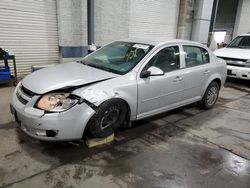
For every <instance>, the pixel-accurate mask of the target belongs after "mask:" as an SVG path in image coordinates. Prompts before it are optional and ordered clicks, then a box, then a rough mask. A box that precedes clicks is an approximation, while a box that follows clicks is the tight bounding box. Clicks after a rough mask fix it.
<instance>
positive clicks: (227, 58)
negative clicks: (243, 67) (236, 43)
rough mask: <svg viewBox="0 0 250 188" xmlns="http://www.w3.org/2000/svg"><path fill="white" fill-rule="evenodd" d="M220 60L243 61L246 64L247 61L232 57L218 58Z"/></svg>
mask: <svg viewBox="0 0 250 188" xmlns="http://www.w3.org/2000/svg"><path fill="white" fill-rule="evenodd" d="M217 57H218V58H221V59H224V60H225V61H227V60H229V61H243V62H246V61H247V60H246V59H237V58H231V57H220V56H217Z"/></svg>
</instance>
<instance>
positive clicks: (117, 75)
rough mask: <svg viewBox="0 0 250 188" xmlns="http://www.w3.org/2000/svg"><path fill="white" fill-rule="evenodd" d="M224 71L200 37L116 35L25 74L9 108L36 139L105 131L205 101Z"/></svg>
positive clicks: (206, 104) (211, 100) (210, 100)
mask: <svg viewBox="0 0 250 188" xmlns="http://www.w3.org/2000/svg"><path fill="white" fill-rule="evenodd" d="M225 79H226V63H225V62H224V60H222V59H218V58H217V57H215V56H214V55H213V53H212V52H211V51H210V50H209V49H207V48H206V47H205V46H203V45H201V44H199V43H196V42H191V41H183V40H173V41H165V42H164V41H149V40H145V41H143V40H131V39H129V40H120V41H116V42H113V43H111V44H108V45H106V46H104V47H102V48H100V49H98V50H97V51H95V52H94V53H92V54H90V55H88V56H86V57H85V58H83V59H82V60H80V61H77V62H73V63H65V64H59V65H56V66H54V67H49V68H45V69H42V70H39V71H36V72H34V73H32V74H30V75H28V76H26V77H25V78H24V79H23V80H22V81H21V82H20V83H19V84H18V86H17V87H16V89H15V91H14V94H13V98H12V102H11V112H12V114H13V115H14V116H15V119H16V121H17V122H18V124H19V125H20V128H21V129H22V130H23V131H24V132H25V133H27V134H28V135H30V136H32V137H34V138H37V139H40V140H49V141H57V140H76V139H81V138H82V137H83V134H84V133H88V134H91V135H92V136H94V137H106V136H108V135H110V134H112V133H113V132H114V131H115V130H116V129H118V128H119V127H121V126H125V127H126V126H127V127H128V126H129V125H130V122H131V121H134V120H138V119H142V118H146V117H149V116H152V115H156V114H159V113H162V112H165V111H168V110H172V109H175V108H178V107H181V106H184V105H188V104H190V103H194V102H199V104H200V105H201V107H203V108H205V109H210V108H212V107H213V106H214V104H215V103H216V100H217V98H218V94H219V90H220V88H221V87H222V86H223V85H224V82H225Z"/></svg>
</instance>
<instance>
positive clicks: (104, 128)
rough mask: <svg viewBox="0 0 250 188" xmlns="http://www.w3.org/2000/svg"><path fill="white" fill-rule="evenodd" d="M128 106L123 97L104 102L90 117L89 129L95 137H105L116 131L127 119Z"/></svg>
mask: <svg viewBox="0 0 250 188" xmlns="http://www.w3.org/2000/svg"><path fill="white" fill-rule="evenodd" d="M126 115H127V106H126V104H125V102H124V101H123V100H121V99H110V100H107V101H105V102H103V103H102V104H101V105H100V106H99V107H98V108H97V110H96V113H95V114H94V115H93V116H92V117H91V118H90V120H89V122H88V124H87V131H88V132H89V133H90V134H91V135H92V136H94V137H97V138H104V137H107V136H109V135H111V134H113V133H114V131H115V130H117V129H118V128H119V127H120V126H121V125H122V124H123V123H124V121H125V119H126Z"/></svg>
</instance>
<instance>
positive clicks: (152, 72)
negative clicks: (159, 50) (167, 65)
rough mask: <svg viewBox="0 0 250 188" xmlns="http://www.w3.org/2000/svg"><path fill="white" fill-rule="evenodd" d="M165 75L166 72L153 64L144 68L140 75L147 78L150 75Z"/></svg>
mask: <svg viewBox="0 0 250 188" xmlns="http://www.w3.org/2000/svg"><path fill="white" fill-rule="evenodd" d="M163 75H164V72H163V71H162V70H161V69H160V68H158V67H155V66H151V67H149V68H148V69H147V70H143V71H142V72H141V75H140V77H141V78H147V77H149V76H163Z"/></svg>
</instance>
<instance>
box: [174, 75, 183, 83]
mask: <svg viewBox="0 0 250 188" xmlns="http://www.w3.org/2000/svg"><path fill="white" fill-rule="evenodd" d="M182 80H183V77H181V76H176V77H175V79H174V82H179V81H182Z"/></svg>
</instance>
